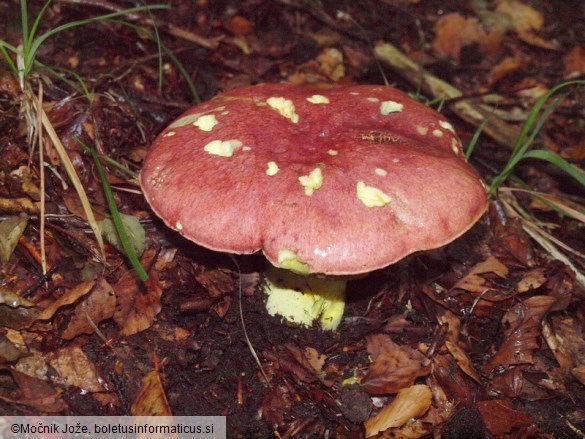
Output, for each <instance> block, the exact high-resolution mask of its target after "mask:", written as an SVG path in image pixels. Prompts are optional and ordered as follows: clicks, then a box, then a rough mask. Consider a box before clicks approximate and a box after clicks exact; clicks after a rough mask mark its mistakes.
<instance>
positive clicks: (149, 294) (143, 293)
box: [114, 250, 162, 335]
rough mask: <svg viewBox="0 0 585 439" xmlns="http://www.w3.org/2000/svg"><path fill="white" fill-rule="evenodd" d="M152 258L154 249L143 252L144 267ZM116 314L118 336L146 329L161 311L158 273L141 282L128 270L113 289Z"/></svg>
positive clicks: (153, 271)
mask: <svg viewBox="0 0 585 439" xmlns="http://www.w3.org/2000/svg"><path fill="white" fill-rule="evenodd" d="M153 256H154V251H153V250H147V251H145V252H144V254H143V255H142V258H141V261H140V262H141V263H142V266H143V267H148V266H149V265H150V261H151V260H152V258H153ZM114 291H115V293H116V311H115V312H114V321H115V322H116V323H117V324H118V325H119V326H120V335H132V334H136V333H137V332H140V331H143V330H145V329H147V328H149V327H150V326H151V325H152V322H153V321H154V318H155V317H156V316H157V314H158V313H159V312H160V310H161V304H160V297H161V295H162V289H161V287H160V285H159V283H158V272H157V271H155V270H152V271H151V272H150V273H149V276H148V280H147V281H146V282H145V283H141V282H140V281H139V280H138V279H137V278H136V277H135V275H134V273H133V272H131V271H126V272H125V273H124V274H123V275H122V277H121V278H120V280H119V281H118V282H117V283H116V285H115V287H114Z"/></svg>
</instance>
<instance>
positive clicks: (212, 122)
mask: <svg viewBox="0 0 585 439" xmlns="http://www.w3.org/2000/svg"><path fill="white" fill-rule="evenodd" d="M218 123H219V122H218V121H217V119H216V118H215V116H214V115H213V114H206V115H205V116H201V117H200V118H199V119H197V120H196V121H195V122H193V125H195V126H196V127H197V128H199V129H200V130H201V131H211V130H212V129H213V127H214V126H216V125H217V124H218Z"/></svg>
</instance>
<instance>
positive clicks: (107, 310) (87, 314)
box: [61, 278, 116, 340]
mask: <svg viewBox="0 0 585 439" xmlns="http://www.w3.org/2000/svg"><path fill="white" fill-rule="evenodd" d="M115 309H116V296H115V295H114V290H113V289H112V286H111V285H110V284H109V283H108V282H107V281H106V280H105V279H104V278H101V279H99V280H98V281H97V284H96V286H95V288H94V289H93V291H92V292H91V294H90V295H89V296H88V297H86V298H85V299H84V300H83V301H82V302H81V303H79V304H78V305H77V306H76V307H75V312H74V314H73V316H72V317H71V320H70V321H69V324H68V325H67V328H66V329H65V330H64V331H63V334H62V335H61V336H62V337H63V338H64V339H65V340H71V339H72V338H73V337H76V336H78V335H79V334H92V333H93V332H94V331H95V330H94V327H93V326H92V324H91V323H90V320H91V322H92V323H93V324H94V325H98V324H99V323H100V322H101V321H102V320H105V319H109V318H110V317H112V316H113V315H114V310H115Z"/></svg>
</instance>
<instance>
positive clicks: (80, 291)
mask: <svg viewBox="0 0 585 439" xmlns="http://www.w3.org/2000/svg"><path fill="white" fill-rule="evenodd" d="M94 284H95V281H93V280H90V281H85V282H81V283H80V284H78V285H77V286H76V287H75V288H73V289H71V290H69V291H67V292H66V293H65V294H63V295H62V296H61V297H59V298H58V299H57V300H56V301H55V302H53V303H52V304H51V305H49V306H48V307H47V308H45V309H44V310H43V312H42V313H40V314H39V316H38V317H37V320H48V319H50V318H51V317H53V315H54V314H55V313H56V312H57V310H58V309H59V308H61V307H62V306H66V305H71V304H72V303H75V302H76V301H77V300H78V299H79V298H80V297H83V296H85V295H86V294H87V293H89V292H90V291H91V289H92V288H93V286H94Z"/></svg>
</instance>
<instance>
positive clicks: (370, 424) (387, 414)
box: [364, 384, 432, 437]
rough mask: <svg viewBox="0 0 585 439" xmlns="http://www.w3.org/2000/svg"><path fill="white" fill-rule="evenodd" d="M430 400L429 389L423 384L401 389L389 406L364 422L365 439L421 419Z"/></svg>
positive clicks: (430, 393) (429, 404)
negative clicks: (409, 421)
mask: <svg viewBox="0 0 585 439" xmlns="http://www.w3.org/2000/svg"><path fill="white" fill-rule="evenodd" d="M431 398H432V392H431V389H429V387H428V386H426V385H424V384H417V385H415V386H411V387H408V388H406V389H402V390H401V391H400V392H398V395H396V398H394V399H393V400H392V402H391V403H390V404H389V405H387V406H386V407H384V408H383V409H382V410H381V411H380V412H379V413H378V414H377V415H375V416H373V417H371V418H370V419H368V420H367V421H366V422H365V424H364V426H365V429H366V437H370V436H374V435H376V434H378V433H379V432H381V431H384V430H387V429H389V428H393V427H401V426H403V425H404V424H406V422H407V421H408V420H410V419H413V418H415V419H416V418H419V417H421V416H422V415H424V414H425V413H426V411H427V410H428V409H429V407H430V406H431Z"/></svg>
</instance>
